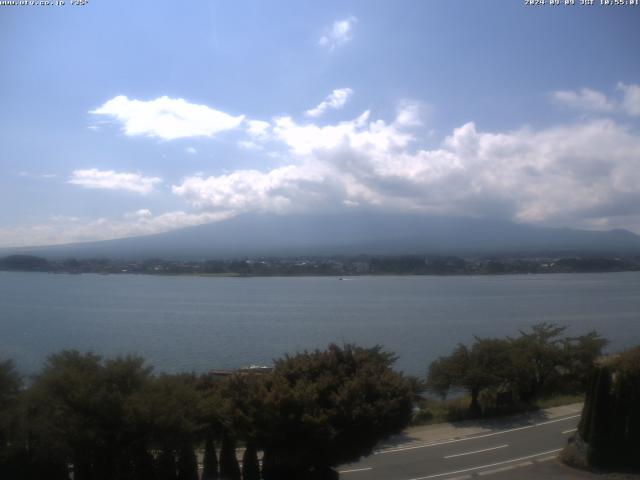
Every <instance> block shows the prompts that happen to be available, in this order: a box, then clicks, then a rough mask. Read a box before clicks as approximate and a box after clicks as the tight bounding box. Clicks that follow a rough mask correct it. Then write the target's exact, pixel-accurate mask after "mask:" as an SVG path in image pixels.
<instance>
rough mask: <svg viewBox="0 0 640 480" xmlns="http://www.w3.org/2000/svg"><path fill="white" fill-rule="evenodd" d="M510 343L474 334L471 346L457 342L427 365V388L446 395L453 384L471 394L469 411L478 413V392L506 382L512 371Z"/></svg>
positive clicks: (454, 386)
mask: <svg viewBox="0 0 640 480" xmlns="http://www.w3.org/2000/svg"><path fill="white" fill-rule="evenodd" d="M510 366H511V345H510V343H509V342H508V341H507V340H502V339H496V338H479V337H476V338H475V341H474V343H473V344H472V345H471V347H467V346H466V345H463V344H460V345H458V347H457V348H456V349H455V350H454V351H453V352H452V353H451V355H448V356H444V357H440V358H439V359H438V360H436V361H434V362H433V363H432V364H431V365H430V367H429V373H428V375H427V388H429V389H430V390H431V391H433V392H435V393H438V394H440V395H443V396H444V395H446V394H447V393H448V392H449V391H450V390H451V389H452V388H458V389H464V390H466V391H467V392H468V393H469V395H470V396H471V403H470V405H469V411H470V413H471V414H472V415H474V416H477V415H479V414H480V413H481V408H480V402H479V398H480V393H481V392H482V391H483V390H485V389H487V388H498V387H501V386H503V385H505V384H506V382H507V379H508V377H509V376H510V374H511V369H510Z"/></svg>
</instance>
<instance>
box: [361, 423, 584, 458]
mask: <svg viewBox="0 0 640 480" xmlns="http://www.w3.org/2000/svg"><path fill="white" fill-rule="evenodd" d="M578 417H580V415H571V416H569V417H563V418H557V419H555V420H548V421H546V422H541V423H535V424H533V425H525V426H524V427H516V428H510V429H509V430H500V431H499V432H492V433H485V434H482V435H475V436H469V437H464V438H457V439H453V440H445V441H442V442H431V443H421V444H418V445H412V446H409V447H391V448H388V449H385V450H378V451H375V452H373V454H374V455H383V454H385V453H395V452H404V451H405V450H415V449H417V448H428V447H437V446H438V445H447V444H449V443H456V442H466V441H468V440H476V439H478V438H487V437H493V436H495V435H503V434H505V433H511V432H517V431H520V430H526V429H528V428H535V427H541V426H543V425H549V424H552V423H557V422H564V421H565V420H571V419H573V418H578Z"/></svg>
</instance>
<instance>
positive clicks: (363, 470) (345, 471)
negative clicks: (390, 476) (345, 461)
mask: <svg viewBox="0 0 640 480" xmlns="http://www.w3.org/2000/svg"><path fill="white" fill-rule="evenodd" d="M368 470H373V468H372V467H367V468H354V469H352V470H340V471H339V472H338V473H354V472H366V471H368Z"/></svg>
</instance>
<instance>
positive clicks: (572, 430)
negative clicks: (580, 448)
mask: <svg viewBox="0 0 640 480" xmlns="http://www.w3.org/2000/svg"><path fill="white" fill-rule="evenodd" d="M577 430H578V429H577V428H570V429H569V430H565V431H564V432H562V433H573V432H576V431H577Z"/></svg>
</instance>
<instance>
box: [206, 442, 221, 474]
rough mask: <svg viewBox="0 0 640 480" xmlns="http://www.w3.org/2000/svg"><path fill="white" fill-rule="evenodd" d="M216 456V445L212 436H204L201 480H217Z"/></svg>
mask: <svg viewBox="0 0 640 480" xmlns="http://www.w3.org/2000/svg"><path fill="white" fill-rule="evenodd" d="M218 478H220V476H219V475H218V456H217V455H216V444H215V442H214V441H213V435H211V434H208V435H207V436H206V440H205V445H204V460H203V469H202V480H218Z"/></svg>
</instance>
